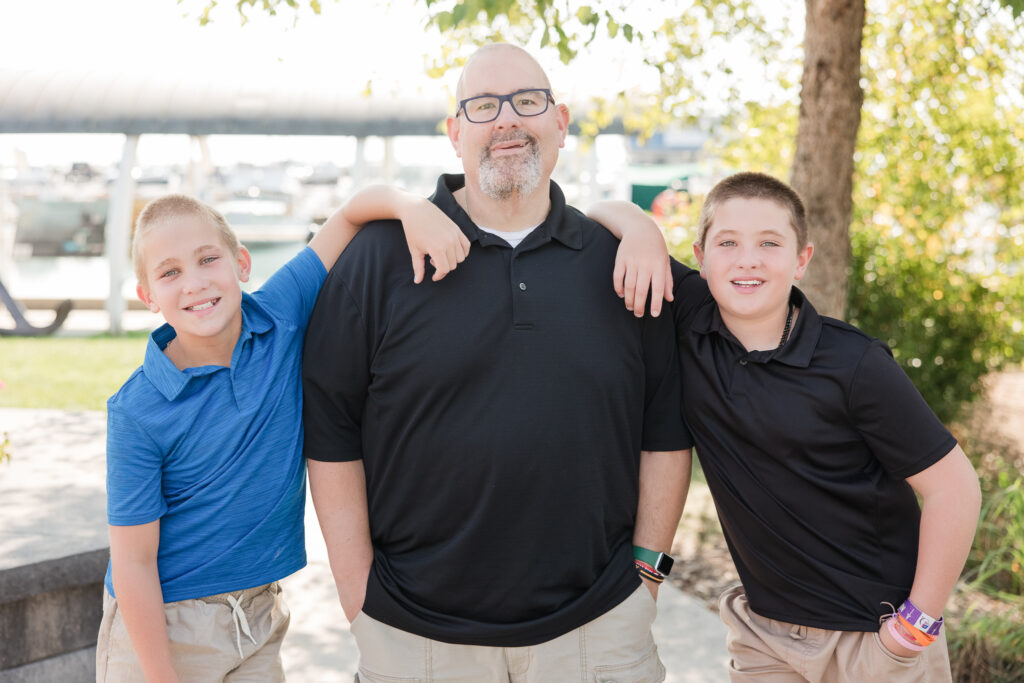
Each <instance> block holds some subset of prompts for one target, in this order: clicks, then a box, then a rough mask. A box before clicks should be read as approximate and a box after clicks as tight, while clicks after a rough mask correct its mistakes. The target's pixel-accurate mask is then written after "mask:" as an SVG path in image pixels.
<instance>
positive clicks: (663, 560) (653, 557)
mask: <svg viewBox="0 0 1024 683" xmlns="http://www.w3.org/2000/svg"><path fill="white" fill-rule="evenodd" d="M633 559H635V560H640V561H641V562H646V563H647V564H649V565H651V566H652V567H654V569H655V570H656V571H658V572H659V573H661V574H663V575H665V576H667V575H668V573H669V572H670V571H672V565H673V564H674V563H675V560H673V559H672V557H671V556H669V555H666V554H665V553H659V552H658V551H656V550H648V549H647V548H641V547H640V546H638V545H635V546H633Z"/></svg>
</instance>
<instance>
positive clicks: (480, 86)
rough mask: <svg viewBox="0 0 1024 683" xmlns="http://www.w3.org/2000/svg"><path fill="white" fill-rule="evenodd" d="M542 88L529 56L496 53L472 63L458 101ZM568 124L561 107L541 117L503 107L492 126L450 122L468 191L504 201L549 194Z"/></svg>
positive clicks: (508, 51) (506, 51) (551, 107)
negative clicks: (472, 189) (539, 192)
mask: <svg viewBox="0 0 1024 683" xmlns="http://www.w3.org/2000/svg"><path fill="white" fill-rule="evenodd" d="M546 87H548V82H547V78H546V77H545V76H544V72H543V71H542V70H541V68H540V66H538V65H537V63H536V62H535V61H533V59H531V58H530V57H529V56H528V55H526V54H525V53H523V52H521V51H519V50H517V49H514V48H496V49H492V50H489V51H487V52H485V53H482V54H478V55H475V56H474V57H473V58H472V59H471V60H470V62H469V64H468V65H467V66H466V71H465V72H464V74H463V77H462V89H461V91H460V93H459V99H460V100H462V99H466V98H469V97H475V96H477V95H507V94H510V93H513V92H516V91H518V90H525V89H529V88H546ZM568 124H569V111H568V109H567V108H566V107H565V105H554V104H552V105H549V106H548V110H547V111H546V112H544V113H543V114H540V115H539V116H520V115H519V114H517V113H516V112H515V110H514V109H513V108H512V106H511V104H509V103H508V102H503V103H502V105H501V111H500V112H499V113H498V118H496V119H495V120H494V121H490V122H487V123H472V122H470V121H468V120H467V119H466V117H465V114H464V113H462V114H460V115H459V116H458V117H451V118H449V119H448V137H449V138H450V139H451V141H452V146H453V147H454V148H455V152H456V154H457V155H458V156H459V157H461V158H462V164H463V168H464V169H465V172H466V184H467V186H476V187H478V188H479V189H480V190H481V191H482V192H483V193H484V194H485V195H487V196H488V197H490V198H491V199H495V200H498V201H504V200H506V199H510V198H512V197H515V196H519V197H525V196H526V195H529V194H531V193H532V192H533V191H534V190H536V189H537V188H538V187H542V188H543V191H544V192H545V194H546V193H547V181H548V179H549V178H550V177H551V172H552V170H554V167H555V162H557V161H558V149H559V148H560V147H563V146H564V145H565V135H566V132H567V130H568Z"/></svg>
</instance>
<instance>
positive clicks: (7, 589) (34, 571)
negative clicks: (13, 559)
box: [0, 549, 109, 681]
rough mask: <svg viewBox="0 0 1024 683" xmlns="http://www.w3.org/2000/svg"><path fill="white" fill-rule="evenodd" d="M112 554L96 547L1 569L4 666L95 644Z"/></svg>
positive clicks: (0, 637) (0, 661) (0, 624)
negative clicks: (104, 576)
mask: <svg viewBox="0 0 1024 683" xmlns="http://www.w3.org/2000/svg"><path fill="white" fill-rule="evenodd" d="M108 556H109V553H108V551H107V550H106V549H103V550H94V551H90V552H85V553H80V554H78V555H71V556H68V557H64V558H60V559H56V560H47V561H44V562H39V563H36V564H32V565H24V566H19V567H12V568H10V569H5V570H2V571H0V643H2V647H0V671H5V670H8V669H15V668H18V667H24V666H25V665H28V664H32V663H34V662H40V661H43V660H48V659H51V658H56V657H60V656H61V655H64V654H66V653H71V652H75V651H77V650H81V649H83V648H89V647H93V646H95V644H96V634H97V632H98V630H99V625H100V619H101V617H102V614H103V575H104V573H105V572H106V566H107V558H108ZM0 680H2V679H0ZM48 680H51V681H63V680H65V679H64V678H50V679H48Z"/></svg>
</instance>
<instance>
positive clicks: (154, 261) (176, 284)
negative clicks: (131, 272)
mask: <svg viewBox="0 0 1024 683" xmlns="http://www.w3.org/2000/svg"><path fill="white" fill-rule="evenodd" d="M141 253H142V259H143V263H144V272H145V281H144V282H140V283H139V286H138V287H137V289H136V292H137V293H138V295H139V299H140V300H142V302H143V303H144V304H146V306H147V307H148V308H149V310H151V311H153V312H154V313H160V314H162V315H163V317H164V319H165V320H166V321H167V322H168V323H170V324H171V326H172V327H173V328H174V330H175V332H176V333H177V337H178V339H179V340H181V341H182V342H183V343H188V342H190V341H194V340H198V339H199V338H205V339H206V341H212V340H213V339H211V338H217V337H220V336H225V337H228V336H230V335H231V334H237V330H238V329H240V323H241V315H242V290H241V286H240V284H239V282H245V281H247V280H248V279H249V271H250V268H251V266H252V260H251V258H250V256H249V252H248V251H247V250H246V249H245V248H244V247H242V248H240V249H239V253H238V254H232V253H231V250H230V249H229V248H228V247H227V245H225V244H224V242H223V240H222V239H221V237H220V233H219V232H218V230H217V228H216V227H215V226H214V225H213V224H212V223H211V222H210V221H209V220H207V219H205V218H202V217H200V216H195V215H181V216H175V217H170V218H164V219H162V220H160V221H159V222H158V223H156V224H155V225H153V226H152V227H150V229H149V231H148V232H147V233H146V234H145V235H144V236H143V237H142V250H141ZM227 341H230V340H227ZM232 343H233V342H232Z"/></svg>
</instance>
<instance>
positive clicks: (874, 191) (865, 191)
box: [196, 0, 1024, 419]
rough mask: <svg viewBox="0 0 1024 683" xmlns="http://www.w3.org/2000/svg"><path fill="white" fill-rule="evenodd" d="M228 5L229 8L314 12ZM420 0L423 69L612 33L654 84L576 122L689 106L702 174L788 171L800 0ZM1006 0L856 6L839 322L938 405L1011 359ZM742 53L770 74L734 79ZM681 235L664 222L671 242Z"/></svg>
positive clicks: (570, 46) (1009, 17)
mask: <svg viewBox="0 0 1024 683" xmlns="http://www.w3.org/2000/svg"><path fill="white" fill-rule="evenodd" d="M196 1H197V2H198V1H202V2H205V0H196ZM233 1H234V2H235V4H236V5H237V7H238V9H239V12H242V13H243V14H244V11H246V10H249V9H255V10H259V9H263V10H266V11H269V12H276V11H279V10H283V9H284V8H290V9H291V10H293V11H294V12H295V13H296V16H297V12H298V11H299V9H301V8H305V7H306V6H307V5H308V6H309V7H311V8H312V9H313V11H314V12H315V11H318V9H319V5H316V4H315V3H314V2H312V1H311V0H301V1H300V0H233ZM422 2H423V4H424V6H425V7H426V8H427V10H428V12H429V13H430V16H431V19H430V22H431V23H433V24H434V25H436V26H437V27H438V28H439V29H441V31H442V33H443V35H444V36H445V38H446V40H445V44H444V45H442V46H439V50H438V56H437V59H436V61H435V63H434V65H433V66H432V71H433V72H435V73H437V74H440V73H442V72H443V71H444V70H445V69H447V68H450V67H452V66H458V65H460V64H461V63H462V62H463V61H464V59H465V58H466V57H467V56H468V54H469V53H470V52H471V51H472V50H473V49H474V47H475V45H477V44H480V43H483V42H488V41H494V40H508V41H512V42H516V43H519V44H533V45H536V44H540V45H541V46H542V49H548V50H553V51H555V52H557V54H558V56H559V58H560V59H561V60H562V61H564V62H567V63H568V62H571V61H572V60H585V59H586V58H587V53H588V50H593V49H598V48H600V49H608V41H609V40H611V41H612V44H613V45H614V44H618V45H620V46H622V48H623V49H630V50H636V51H637V52H638V53H639V54H640V55H641V58H642V59H643V60H644V61H645V63H646V64H648V65H649V66H650V68H651V69H654V70H656V71H657V73H658V75H659V81H660V89H659V91H658V92H653V93H636V92H624V91H616V90H615V86H614V85H612V87H611V88H610V89H609V91H608V92H606V93H595V95H597V97H595V107H594V109H593V110H592V111H591V112H590V114H589V115H588V116H587V117H586V118H585V119H584V120H583V121H582V128H583V131H584V133H591V134H592V133H594V132H596V131H597V130H598V128H599V126H601V125H604V124H607V123H608V122H609V121H610V120H611V119H612V118H613V117H619V118H621V119H622V121H623V122H624V124H625V125H626V127H627V128H628V129H631V130H635V131H639V132H641V133H645V132H650V131H652V130H655V129H657V128H658V127H660V126H663V125H664V124H666V123H668V122H692V121H697V120H699V121H701V122H702V125H705V126H706V127H709V128H710V129H711V130H712V132H714V133H715V138H714V142H713V144H712V145H711V147H710V150H709V153H710V156H711V157H712V158H714V159H716V160H718V161H719V165H718V166H717V167H716V168H717V171H718V172H727V171H730V170H736V169H741V168H751V169H759V170H764V171H767V172H770V173H773V174H775V175H778V176H780V177H783V178H788V177H789V175H790V169H791V166H792V163H793V153H794V139H795V134H796V127H797V112H798V106H799V81H800V73H801V60H802V53H801V51H800V50H799V49H798V46H799V40H800V36H794V35H792V31H791V29H790V28H789V25H788V24H785V23H781V24H780V23H779V22H778V21H777V20H773V16H774V15H778V14H780V13H781V14H784V15H798V14H801V13H802V12H803V10H804V3H801V2H799V1H798V0H781V2H782V4H781V9H780V6H779V5H772V6H767V5H765V4H764V3H755V2H752V1H751V0H732V1H730V0H708V1H706V2H700V3H698V2H685V1H684V2H679V3H647V4H644V3H643V2H632V3H626V2H625V0H590V1H586V0H532V1H531V2H526V3H523V2H515V1H514V0H422ZM205 4H206V7H207V10H208V9H209V7H210V6H212V4H213V3H205ZM1022 9H1024V0H999V1H998V2H997V1H996V0H946V1H945V2H933V1H932V0H869V1H868V2H867V21H866V25H865V29H864V37H863V42H862V76H863V83H862V86H863V88H864V91H865V99H864V106H863V109H862V119H861V125H860V129H859V137H858V142H857V147H856V154H855V169H856V170H855V177H854V187H853V206H854V212H853V216H852V224H851V228H850V239H851V242H852V259H851V264H850V270H849V273H848V276H849V285H850V287H849V293H848V318H849V319H850V320H851V321H852V322H854V323H855V324H858V325H859V326H861V327H863V328H864V329H865V330H866V331H867V332H869V333H871V334H874V335H876V336H879V337H880V338H882V339H884V340H886V341H887V342H888V343H889V344H890V345H891V346H892V347H893V350H894V354H895V355H896V357H897V359H898V360H899V361H900V363H901V364H902V365H903V367H904V368H905V369H906V370H907V372H908V373H909V374H910V375H911V377H912V378H913V379H914V380H915V383H916V384H917V386H918V387H919V388H921V390H922V391H923V393H925V395H926V397H927V398H928V400H929V401H930V403H931V404H932V405H933V406H934V407H935V409H936V410H937V412H939V413H940V415H942V417H943V418H947V419H948V418H950V417H951V416H952V415H953V413H954V412H955V408H956V406H957V405H959V403H960V401H962V400H965V399H971V398H973V397H974V396H976V393H977V391H976V390H977V388H978V379H979V378H980V377H981V376H982V375H983V374H984V373H985V372H987V371H989V370H992V369H996V368H998V367H1000V365H1002V364H1004V363H1006V362H1008V361H1019V360H1021V359H1022V358H1024V341H1022V340H1024V330H1022V329H1021V325H1022V321H1024V277H1022V273H1021V268H1022V264H1024V201H1022V200H1024V197H1022V194H1024V149H1022V143H1021V141H1022V140H1024V124H1022V123H1021V122H1022V121H1024V104H1022V102H1024V98H1022V95H1021V92H1022V90H1024V49H1022V48H1024V45H1022V42H1024V19H1022ZM776 19H777V17H776ZM741 59H742V61H744V62H745V64H746V65H747V67H751V66H752V67H754V68H756V69H758V70H759V72H760V75H761V76H762V77H763V78H762V80H763V82H764V83H766V84H768V83H770V84H772V85H773V86H774V87H771V88H766V87H762V88H757V89H751V88H749V87H748V85H749V80H746V81H745V80H744V78H743V77H741V74H740V73H739V72H738V69H736V68H735V65H736V64H737V63H738V61H740V60H741ZM748 71H749V68H748ZM748 78H749V74H748ZM722 102H725V103H727V106H725V107H723V106H721V104H720V103H722ZM709 122H714V123H709ZM693 208H696V207H693ZM684 233H685V230H681V226H679V227H677V228H676V230H675V238H676V240H677V241H678V239H679V238H680V235H682V234H684ZM688 251H689V249H688V247H686V248H685V249H684V252H687V253H688ZM811 267H812V268H814V265H813V264H812V266H811ZM836 276H838V277H842V276H844V274H842V273H837V274H836Z"/></svg>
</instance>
